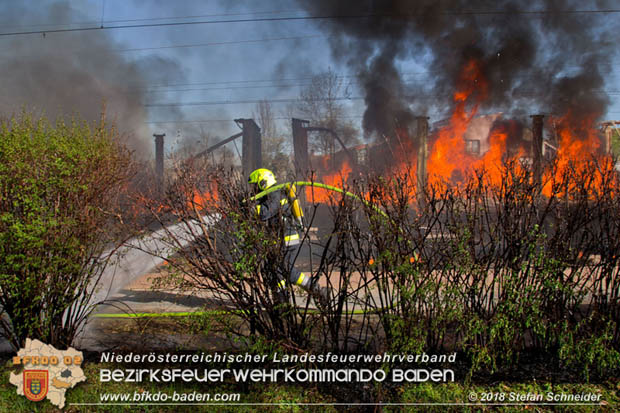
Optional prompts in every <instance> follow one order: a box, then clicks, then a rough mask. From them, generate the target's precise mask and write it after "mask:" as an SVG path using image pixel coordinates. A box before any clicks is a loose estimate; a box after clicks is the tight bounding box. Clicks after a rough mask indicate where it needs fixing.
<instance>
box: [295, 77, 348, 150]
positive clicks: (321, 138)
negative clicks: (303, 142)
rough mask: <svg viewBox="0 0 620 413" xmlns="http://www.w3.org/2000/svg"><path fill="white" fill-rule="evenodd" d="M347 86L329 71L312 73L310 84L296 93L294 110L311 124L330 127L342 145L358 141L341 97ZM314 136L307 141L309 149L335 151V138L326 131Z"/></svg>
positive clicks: (344, 93) (336, 148)
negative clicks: (297, 99)
mask: <svg viewBox="0 0 620 413" xmlns="http://www.w3.org/2000/svg"><path fill="white" fill-rule="evenodd" d="M346 89H347V88H346V85H345V84H344V81H343V79H342V78H341V77H339V76H337V75H336V73H334V72H332V71H331V70H329V71H327V72H325V73H322V74H319V75H316V76H313V77H312V79H311V81H310V85H308V86H307V87H305V88H304V89H303V90H302V91H301V93H300V96H299V99H300V102H299V103H297V104H296V106H295V108H294V112H296V113H297V114H298V115H297V116H298V117H300V118H303V119H306V120H309V121H310V124H311V125H312V126H321V127H324V128H328V129H331V130H333V131H334V132H336V133H337V134H338V136H339V137H340V139H342V141H343V142H344V143H345V145H347V146H350V145H355V144H357V143H358V142H359V141H358V138H357V134H358V132H357V130H356V128H355V126H353V123H351V121H350V120H346V109H345V107H344V106H343V104H342V98H343V97H346V96H347V95H348V91H347V90H346ZM316 136H317V139H314V140H311V141H310V142H309V144H310V148H311V149H312V150H314V151H316V152H318V153H321V154H326V155H327V154H331V153H333V152H334V151H335V150H338V149H340V148H338V147H337V146H335V145H334V137H333V136H332V135H331V134H329V133H323V132H321V133H318V134H317V135H316Z"/></svg>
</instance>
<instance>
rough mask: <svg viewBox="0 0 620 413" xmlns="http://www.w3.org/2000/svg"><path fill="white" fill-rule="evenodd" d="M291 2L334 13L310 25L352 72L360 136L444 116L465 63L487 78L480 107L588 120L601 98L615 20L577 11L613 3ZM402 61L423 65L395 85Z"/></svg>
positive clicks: (599, 109)
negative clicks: (415, 76) (413, 79)
mask: <svg viewBox="0 0 620 413" xmlns="http://www.w3.org/2000/svg"><path fill="white" fill-rule="evenodd" d="M298 1H299V3H300V4H301V5H302V6H303V7H304V9H305V10H306V11H307V12H308V13H309V14H310V15H313V16H334V17H332V18H328V19H322V20H320V22H319V24H320V25H321V27H322V29H324V30H326V31H327V32H328V33H329V42H330V47H331V53H332V55H333V57H334V58H335V59H337V60H338V61H339V62H340V63H342V64H345V65H346V66H347V67H348V68H349V69H350V70H351V71H353V72H355V73H357V74H359V75H360V76H361V82H360V83H361V87H362V89H363V93H364V96H365V99H366V111H365V113H364V119H363V126H364V128H365V131H366V133H367V134H374V135H375V136H378V137H380V136H381V135H388V136H389V135H391V134H392V131H393V129H394V128H395V127H398V124H399V123H401V124H402V123H407V122H408V121H409V120H411V119H413V117H414V115H425V114H428V113H430V112H434V113H437V112H438V113H441V114H444V115H445V114H447V113H449V111H450V110H451V108H452V103H453V102H452V93H453V92H454V89H455V85H456V83H457V82H458V79H459V73H460V72H461V71H462V67H463V66H464V64H466V62H467V61H468V60H470V59H476V60H477V61H478V62H479V63H480V67H481V73H482V76H483V77H484V78H485V80H486V82H487V83H488V97H487V99H486V100H484V102H483V104H482V106H481V107H480V110H481V111H501V112H504V113H506V112H513V113H515V114H521V115H525V114H532V113H538V112H543V113H549V114H556V115H562V114H564V113H566V112H567V111H571V112H573V113H574V114H581V115H583V116H590V117H593V118H597V117H600V116H601V115H602V114H603V113H604V112H605V108H606V106H607V105H608V103H609V98H608V97H607V96H606V95H605V94H604V93H601V89H602V88H603V87H604V86H605V77H604V75H603V73H604V71H605V70H608V69H609V64H610V62H611V58H612V55H613V53H615V51H614V50H613V40H612V39H615V38H617V33H618V24H617V23H616V17H617V16H616V15H615V14H613V13H612V14H606V13H592V12H583V11H587V10H604V9H610V8H612V9H613V8H614V7H613V2H612V1H589V2H588V1H586V2H584V1H577V0H565V1H560V0H538V1H510V0H509V1H506V0H498V1H484V0H477V1H471V0H440V1H438V0H416V1H408V0H383V1H374V0H365V1H364V0H361V1H360V0H344V1H333V0H298ZM575 11H580V12H575ZM406 60H409V61H411V60H414V61H419V62H425V63H426V67H427V75H426V76H423V77H422V79H423V80H422V81H420V82H418V83H414V84H413V85H412V84H411V83H410V82H406V81H404V79H403V73H402V70H399V65H400V63H402V62H404V61H406Z"/></svg>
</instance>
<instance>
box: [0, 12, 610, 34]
mask: <svg viewBox="0 0 620 413" xmlns="http://www.w3.org/2000/svg"><path fill="white" fill-rule="evenodd" d="M615 13H620V9H605V10H522V11H518V10H512V11H504V10H489V11H444V12H440V13H439V14H441V15H446V16H450V15H453V16H459V15H460V16H476V15H479V16H487V15H488V16H493V15H529V16H532V15H561V14H615ZM416 15H419V14H409V15H403V14H376V13H375V14H351V15H320V16H288V17H255V18H247V19H219V20H200V21H185V22H165V23H141V24H122V25H114V26H106V25H99V26H88V27H73V28H60V29H48V30H27V31H13V32H4V33H0V37H5V36H20V35H22V36H23V35H32V34H51V33H71V32H87V31H100V30H119V29H140V28H148V27H173V26H196V25H209V24H234V23H260V22H284V21H311V20H316V21H318V20H332V19H343V20H346V19H371V18H398V19H402V18H406V17H414V16H416Z"/></svg>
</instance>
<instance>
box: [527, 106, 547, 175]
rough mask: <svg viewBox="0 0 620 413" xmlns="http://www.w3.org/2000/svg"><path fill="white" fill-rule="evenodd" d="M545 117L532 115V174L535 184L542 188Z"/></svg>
mask: <svg viewBox="0 0 620 413" xmlns="http://www.w3.org/2000/svg"><path fill="white" fill-rule="evenodd" d="M544 117H545V115H531V116H530V118H532V174H533V177H534V182H535V183H536V184H537V185H538V186H540V185H541V183H542V166H543V165H542V164H543V156H542V150H543V118H544Z"/></svg>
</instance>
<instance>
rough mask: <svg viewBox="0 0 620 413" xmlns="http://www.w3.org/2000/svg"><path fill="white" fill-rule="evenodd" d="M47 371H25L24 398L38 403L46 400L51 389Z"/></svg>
mask: <svg viewBox="0 0 620 413" xmlns="http://www.w3.org/2000/svg"><path fill="white" fill-rule="evenodd" d="M48 373H49V372H48V371H47V370H24V396H26V398H27V399H28V400H31V401H33V402H38V401H41V400H43V399H45V396H47V390H48V389H49V385H48V384H49V376H48Z"/></svg>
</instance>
